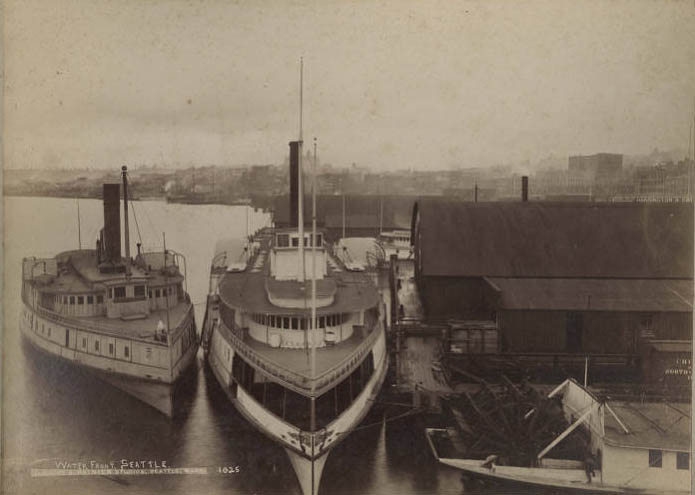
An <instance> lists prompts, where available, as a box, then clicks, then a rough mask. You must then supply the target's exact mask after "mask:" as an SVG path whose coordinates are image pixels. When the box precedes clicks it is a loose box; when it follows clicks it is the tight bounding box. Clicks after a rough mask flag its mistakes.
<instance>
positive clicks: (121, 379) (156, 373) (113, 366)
mask: <svg viewBox="0 0 695 495" xmlns="http://www.w3.org/2000/svg"><path fill="white" fill-rule="evenodd" d="M191 317H192V313H191ZM32 321H35V322H37V323H36V324H37V325H38V327H37V328H36V329H34V328H33V325H32ZM61 323H62V322H60V321H56V320H52V319H50V318H46V317H45V316H44V315H42V314H38V313H37V312H35V311H33V310H32V308H31V306H30V305H28V304H24V303H23V308H22V313H21V315H20V323H19V328H20V332H21V335H22V340H23V341H24V342H25V344H26V345H28V346H29V347H30V349H31V350H32V351H34V352H35V358H36V359H44V360H46V362H53V363H61V364H66V365H67V366H70V367H72V368H74V369H76V370H79V371H82V372H86V373H89V374H91V375H92V376H95V377H96V378H98V379H99V380H101V381H103V382H105V383H107V384H109V385H111V386H112V387H114V388H116V389H118V390H120V391H122V392H124V393H126V394H127V395H129V396H131V397H134V398H135V399H137V400H139V401H141V402H143V403H145V404H146V405H148V406H150V407H153V408H154V409H156V410H157V411H159V412H161V413H163V414H165V415H166V416H169V417H172V416H173V415H174V409H175V408H174V404H175V400H174V399H175V397H177V396H178V395H179V394H178V392H179V389H180V384H181V382H182V381H183V380H184V379H185V378H186V377H187V376H189V375H190V374H191V373H192V372H193V370H194V368H195V363H196V355H197V352H198V346H197V344H196V345H192V346H190V347H189V348H188V349H187V350H186V352H185V353H184V354H183V355H182V356H181V357H180V359H179V360H178V362H177V363H176V365H175V367H174V372H173V373H171V374H170V373H168V370H164V369H163V368H161V367H158V368H155V367H151V366H147V365H140V364H133V363H132V362H131V363H127V362H124V360H117V359H111V358H109V357H105V356H98V355H95V354H90V353H89V352H84V351H80V350H79V349H77V348H76V347H78V346H72V347H71V346H70V345H69V344H70V342H68V346H65V345H60V343H59V342H58V339H57V338H54V336H55V335H57V334H61V330H62V331H63V333H62V334H61V335H64V330H65V329H67V330H70V329H72V328H70V327H68V328H65V327H61ZM41 325H43V328H44V332H43V333H42V332H41V330H40V329H41V328H42V327H41ZM48 327H50V328H51V336H48V335H47V332H46V330H45V328H48ZM54 332H55V333H54ZM81 333H82V334H83V335H85V337H86V338H88V341H90V342H93V341H96V340H98V339H109V338H110V337H109V336H107V335H105V334H100V333H98V332H95V331H92V332H88V331H86V330H85V331H83V332H81ZM68 339H70V336H69V334H68Z"/></svg>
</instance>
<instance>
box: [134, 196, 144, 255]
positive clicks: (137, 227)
mask: <svg viewBox="0 0 695 495" xmlns="http://www.w3.org/2000/svg"><path fill="white" fill-rule="evenodd" d="M132 204H133V218H134V219H135V229H136V230H137V231H138V239H139V240H140V245H142V236H141V235H140V225H139V224H138V216H137V214H136V213H135V201H133V203H132Z"/></svg>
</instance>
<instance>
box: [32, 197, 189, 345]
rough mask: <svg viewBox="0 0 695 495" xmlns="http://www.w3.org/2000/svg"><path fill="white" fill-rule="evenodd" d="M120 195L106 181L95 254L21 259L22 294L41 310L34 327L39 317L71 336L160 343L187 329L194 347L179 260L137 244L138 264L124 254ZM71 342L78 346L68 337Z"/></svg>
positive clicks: (84, 251)
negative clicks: (79, 331)
mask: <svg viewBox="0 0 695 495" xmlns="http://www.w3.org/2000/svg"><path fill="white" fill-rule="evenodd" d="M119 194H120V193H119V184H104V228H103V229H101V231H100V232H99V237H98V239H97V240H96V249H78V250H72V251H65V252H63V253H60V254H58V255H57V256H55V257H54V258H47V259H37V258H33V257H32V258H25V259H24V261H23V277H22V279H23V280H22V281H23V284H22V297H23V300H24V302H25V304H26V306H28V307H29V308H31V309H33V310H34V312H36V313H37V318H36V319H34V318H33V317H31V319H32V320H34V321H32V322H31V326H32V327H34V326H36V325H38V320H39V318H38V317H41V318H42V321H43V319H45V321H53V322H55V323H56V325H55V326H56V327H57V328H62V329H63V330H64V332H65V334H66V335H69V333H70V329H71V328H74V329H75V330H73V332H72V333H73V334H74V333H75V332H76V331H77V329H78V328H82V329H84V330H85V331H89V330H95V331H96V332H99V333H102V334H109V335H111V336H123V337H127V338H131V339H137V340H144V341H154V342H160V343H166V342H167V340H169V339H170V338H171V339H172V340H174V339H178V337H179V335H180V333H181V331H183V329H184V328H185V329H186V342H188V343H189V344H190V343H191V342H193V341H194V340H195V339H194V337H193V332H194V331H195V329H194V327H195V325H194V324H193V318H192V309H191V308H192V306H191V303H190V299H189V297H188V295H187V294H186V292H185V290H184V287H183V282H184V277H183V275H182V274H181V271H180V269H179V262H180V261H181V258H182V257H181V256H180V255H179V254H177V253H174V252H172V251H168V252H167V254H166V255H165V254H164V251H160V252H142V250H141V249H140V245H139V244H138V253H137V256H136V257H135V258H134V259H133V258H129V257H128V256H127V255H126V257H123V256H121V235H120V213H119V204H120V196H119ZM126 254H127V253H126ZM27 314H28V313H27ZM58 323H60V325H58ZM165 323H166V326H165ZM167 327H169V330H171V332H169V331H167ZM49 328H50V327H49ZM169 333H171V334H172V335H168V334H169ZM90 335H91V334H90ZM66 342H68V347H73V346H72V345H71V344H70V343H69V338H68V337H66Z"/></svg>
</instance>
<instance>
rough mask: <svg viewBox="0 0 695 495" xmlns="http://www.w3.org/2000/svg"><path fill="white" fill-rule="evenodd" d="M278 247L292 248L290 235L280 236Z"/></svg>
mask: <svg viewBox="0 0 695 495" xmlns="http://www.w3.org/2000/svg"><path fill="white" fill-rule="evenodd" d="M278 247H290V236H289V235H288V234H278Z"/></svg>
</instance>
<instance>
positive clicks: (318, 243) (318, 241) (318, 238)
mask: <svg viewBox="0 0 695 495" xmlns="http://www.w3.org/2000/svg"><path fill="white" fill-rule="evenodd" d="M322 245H323V236H322V235H321V234H316V247H321V246H322Z"/></svg>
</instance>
